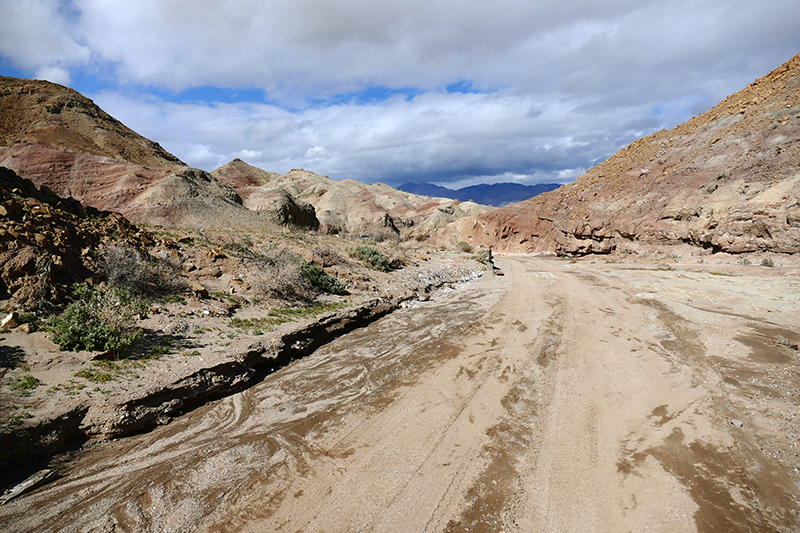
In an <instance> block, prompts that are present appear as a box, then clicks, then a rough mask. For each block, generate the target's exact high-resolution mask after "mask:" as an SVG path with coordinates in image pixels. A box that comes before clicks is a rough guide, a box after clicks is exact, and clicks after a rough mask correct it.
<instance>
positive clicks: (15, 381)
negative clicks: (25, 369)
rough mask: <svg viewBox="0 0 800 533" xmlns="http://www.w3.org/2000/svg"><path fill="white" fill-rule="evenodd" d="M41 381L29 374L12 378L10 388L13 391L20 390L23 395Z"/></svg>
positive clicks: (28, 392)
mask: <svg viewBox="0 0 800 533" xmlns="http://www.w3.org/2000/svg"><path fill="white" fill-rule="evenodd" d="M41 384H42V382H41V381H39V380H38V379H37V378H35V377H33V376H32V375H30V374H23V375H22V376H19V377H16V378H12V379H11V385H10V388H11V390H13V391H17V392H21V393H22V394H23V395H28V394H30V391H31V390H33V389H35V388H36V387H38V386H39V385H41Z"/></svg>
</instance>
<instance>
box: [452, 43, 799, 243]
mask: <svg viewBox="0 0 800 533" xmlns="http://www.w3.org/2000/svg"><path fill="white" fill-rule="evenodd" d="M798 137H800V55H798V56H795V57H794V58H793V59H791V60H790V61H788V62H787V63H786V64H784V65H783V66H781V67H779V68H777V69H776V70H774V71H773V72H771V73H769V74H768V75H766V76H764V77H762V78H759V79H758V80H756V81H755V82H753V83H751V84H750V85H749V86H748V87H747V88H745V89H744V90H742V91H740V92H738V93H736V94H734V95H731V96H729V97H728V98H726V99H725V100H724V101H723V102H721V103H720V104H719V105H717V106H716V107H714V108H713V109H711V110H709V111H707V112H705V113H703V114H702V115H700V116H697V117H694V118H692V119H691V120H689V121H688V122H686V123H684V124H681V125H679V126H677V127H675V128H672V129H670V130H661V131H659V132H657V133H654V134H652V135H650V136H648V137H645V138H643V139H639V140H638V141H635V142H633V143H632V144H631V145H630V146H628V147H627V148H624V149H623V150H620V151H619V152H618V153H617V154H615V155H614V156H612V157H610V158H609V159H607V160H606V161H604V162H603V163H601V164H599V165H598V166H596V167H594V168H592V169H591V170H589V171H588V172H586V173H585V174H583V175H582V176H581V177H579V178H578V179H577V180H576V181H575V182H573V183H571V184H569V185H566V186H564V187H561V188H560V189H558V190H555V191H553V192H549V193H545V194H542V195H540V196H537V197H535V198H532V199H531V200H528V201H526V202H522V203H520V204H515V205H512V206H509V207H506V208H503V209H499V210H497V211H494V212H492V213H488V214H486V215H482V216H479V217H475V218H467V219H462V220H459V221H457V222H456V223H454V224H453V225H452V226H451V227H450V228H449V229H448V231H447V232H446V233H443V234H441V235H440V237H441V238H442V239H443V240H445V241H450V242H457V241H461V240H464V241H467V242H470V243H472V244H484V245H489V246H494V247H495V249H496V250H498V251H503V252H509V253H556V254H585V253H598V252H599V253H605V252H611V251H624V250H630V251H637V250H639V249H641V248H642V247H643V246H648V245H672V244H689V245H692V246H696V247H700V248H704V249H707V250H710V251H725V252H730V253H743V252H751V251H772V252H781V253H794V252H800V142H798Z"/></svg>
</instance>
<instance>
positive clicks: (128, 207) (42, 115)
mask: <svg viewBox="0 0 800 533" xmlns="http://www.w3.org/2000/svg"><path fill="white" fill-rule="evenodd" d="M0 166H3V167H7V168H9V169H12V170H14V171H15V172H16V173H17V174H19V175H20V176H22V177H24V178H28V179H30V180H31V181H33V182H34V183H35V184H36V185H38V186H42V185H44V186H46V187H47V188H48V189H49V190H52V191H53V192H54V193H56V194H58V195H59V196H62V197H65V198H66V197H73V198H75V199H77V200H79V201H80V202H81V203H83V204H84V205H87V206H91V207H94V208H97V209H100V210H107V211H116V212H118V213H121V214H123V215H125V216H126V217H127V218H129V219H130V220H132V221H134V222H137V223H140V222H144V223H151V224H176V225H186V226H195V227H210V226H219V227H231V228H238V227H248V226H256V227H257V226H259V225H263V224H264V223H265V220H263V219H261V218H259V217H257V216H255V215H254V214H253V213H252V212H250V211H249V210H247V209H245V208H244V207H243V206H242V205H241V199H240V198H239V196H238V195H237V194H236V192H235V191H233V189H231V188H229V187H227V186H225V185H223V184H221V183H220V182H219V181H217V180H216V179H214V178H213V177H212V176H211V175H210V174H208V173H207V172H204V171H202V170H197V169H192V168H190V167H188V166H186V165H185V164H184V163H183V162H181V161H180V160H179V159H178V158H176V157H175V156H173V155H172V154H170V153H168V152H167V151H165V150H164V149H163V148H161V146H159V145H158V143H155V142H153V141H150V140H148V139H146V138H144V137H142V136H141V135H139V134H137V133H136V132H134V131H132V130H131V129H129V128H127V127H126V126H124V125H123V124H122V123H120V122H119V121H118V120H116V119H114V118H113V117H111V116H110V115H108V114H107V113H106V112H104V111H103V110H102V109H100V108H99V107H98V106H97V105H95V104H94V102H92V101H91V100H89V99H88V98H86V97H84V96H81V95H80V94H79V93H77V92H75V91H73V90H72V89H69V88H67V87H62V86H60V85H57V84H54V83H50V82H45V81H35V80H27V79H19V78H6V77H0Z"/></svg>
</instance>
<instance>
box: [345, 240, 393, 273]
mask: <svg viewBox="0 0 800 533" xmlns="http://www.w3.org/2000/svg"><path fill="white" fill-rule="evenodd" d="M353 256H354V257H355V258H356V259H360V260H362V261H364V262H365V263H367V264H368V265H370V266H371V267H372V268H374V269H375V270H380V271H381V272H388V271H389V266H390V264H389V259H388V258H387V257H386V256H385V255H383V253H382V252H381V251H380V250H378V249H376V248H373V247H372V246H359V247H357V248H356V249H355V251H354V253H353Z"/></svg>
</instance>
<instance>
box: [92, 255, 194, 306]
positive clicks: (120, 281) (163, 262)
mask: <svg viewBox="0 0 800 533" xmlns="http://www.w3.org/2000/svg"><path fill="white" fill-rule="evenodd" d="M98 263H99V266H100V270H101V271H102V272H103V274H105V276H106V278H107V280H108V283H109V285H111V286H112V287H117V288H120V289H125V290H127V291H128V292H130V293H131V294H132V295H133V296H138V297H145V296H147V297H157V296H161V295H166V294H172V293H175V292H179V291H182V290H184V289H185V288H186V280H184V279H183V278H182V277H181V275H180V270H179V269H178V265H174V264H172V263H171V262H170V261H168V260H167V259H164V258H161V257H157V256H153V255H150V254H147V253H143V252H140V251H138V250H136V249H134V248H131V247H129V246H124V245H120V244H112V245H110V246H107V247H106V248H104V249H103V250H102V251H101V253H100V257H99V261H98Z"/></svg>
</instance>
